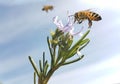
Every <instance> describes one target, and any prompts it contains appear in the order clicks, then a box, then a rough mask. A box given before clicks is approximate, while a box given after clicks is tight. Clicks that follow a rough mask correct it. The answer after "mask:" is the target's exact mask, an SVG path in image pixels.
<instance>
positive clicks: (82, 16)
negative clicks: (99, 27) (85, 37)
mask: <svg viewBox="0 0 120 84" xmlns="http://www.w3.org/2000/svg"><path fill="white" fill-rule="evenodd" d="M73 16H74V23H75V22H76V21H77V22H78V23H79V24H80V23H82V22H83V21H84V20H88V25H89V27H88V28H90V27H91V26H92V21H99V20H102V18H101V16H100V15H99V14H97V13H95V12H92V11H90V9H89V10H83V11H79V12H76V13H75V14H74V15H73Z"/></svg>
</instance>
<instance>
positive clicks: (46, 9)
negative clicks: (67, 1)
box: [42, 5, 54, 12]
mask: <svg viewBox="0 0 120 84" xmlns="http://www.w3.org/2000/svg"><path fill="white" fill-rule="evenodd" d="M53 8H54V7H53V6H52V5H45V6H43V8H42V11H46V12H48V10H53Z"/></svg>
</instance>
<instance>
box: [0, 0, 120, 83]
mask: <svg viewBox="0 0 120 84" xmlns="http://www.w3.org/2000/svg"><path fill="white" fill-rule="evenodd" d="M119 3H120V1H119V0H0V81H1V82H2V83H3V84H33V68H32V66H31V64H30V62H29V60H28V56H29V55H30V56H32V57H33V58H34V59H35V61H38V58H41V57H42V52H43V51H46V57H47V58H48V59H49V56H50V55H49V52H48V47H47V42H46V37H47V36H48V35H49V33H50V31H51V30H54V29H55V28H56V26H55V25H54V24H53V22H52V18H53V17H54V16H56V15H58V16H59V17H60V19H62V20H63V21H64V22H65V21H66V19H67V18H66V17H67V11H68V10H69V12H70V14H73V13H74V12H76V11H79V10H84V9H89V8H90V9H92V10H93V11H95V12H97V13H99V14H100V15H101V16H102V20H101V21H99V22H93V26H92V28H91V32H90V34H89V35H88V37H89V38H90V40H91V42H90V43H89V45H88V46H87V47H86V48H85V49H84V50H83V51H82V53H83V54H84V55H85V57H84V59H83V60H81V61H79V62H77V63H74V64H71V65H68V66H65V67H61V68H60V69H59V70H58V71H57V72H56V73H55V74H54V75H53V77H52V78H51V79H50V81H49V84H61V83H62V84H79V83H80V84H115V83H120V11H119V9H120V6H119ZM46 4H52V5H54V6H55V8H54V10H53V11H50V12H49V13H46V12H43V11H41V8H42V7H43V5H46ZM83 25H84V24H83ZM79 26H80V25H79ZM79 26H77V29H79V28H80V27H79Z"/></svg>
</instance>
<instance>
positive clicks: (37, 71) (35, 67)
mask: <svg viewBox="0 0 120 84" xmlns="http://www.w3.org/2000/svg"><path fill="white" fill-rule="evenodd" d="M28 58H29V60H30V62H31V64H32V66H33V68H34V70H35V72H36V73H37V76H38V77H39V76H40V74H39V73H40V72H39V70H38V68H37V66H36V63H35V62H34V60H33V59H32V58H31V56H28Z"/></svg>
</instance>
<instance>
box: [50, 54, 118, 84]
mask: <svg viewBox="0 0 120 84" xmlns="http://www.w3.org/2000/svg"><path fill="white" fill-rule="evenodd" d="M119 65H120V55H116V56H114V57H112V58H110V59H108V60H105V61H101V62H100V63H95V64H93V65H88V66H85V67H81V68H80V69H77V70H74V71H69V72H65V73H61V74H60V75H57V76H54V77H53V78H52V79H51V80H50V82H49V83H50V84H61V83H62V84H76V83H82V84H112V83H120V80H119V78H120V72H119V71H120V66H119ZM61 81H62V82H61Z"/></svg>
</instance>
